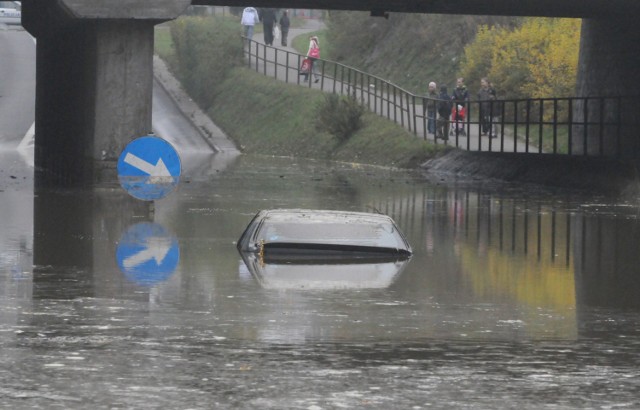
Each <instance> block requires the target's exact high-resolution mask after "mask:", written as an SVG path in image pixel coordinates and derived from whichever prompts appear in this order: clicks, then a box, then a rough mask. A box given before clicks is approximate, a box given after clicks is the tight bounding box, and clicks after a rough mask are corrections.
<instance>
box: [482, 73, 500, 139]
mask: <svg viewBox="0 0 640 410" xmlns="http://www.w3.org/2000/svg"><path fill="white" fill-rule="evenodd" d="M495 99H496V90H494V89H493V87H492V86H491V83H490V82H489V79H488V78H486V77H484V78H482V79H481V80H480V90H479V91H478V100H479V101H480V136H483V135H487V134H488V135H489V138H493V137H495V135H493V134H494V132H492V131H491V125H492V117H493V113H492V110H493V108H494V107H493V103H492V101H495Z"/></svg>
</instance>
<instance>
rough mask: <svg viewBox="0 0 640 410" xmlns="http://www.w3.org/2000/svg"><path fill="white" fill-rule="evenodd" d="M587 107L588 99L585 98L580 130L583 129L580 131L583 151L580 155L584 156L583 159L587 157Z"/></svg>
mask: <svg viewBox="0 0 640 410" xmlns="http://www.w3.org/2000/svg"><path fill="white" fill-rule="evenodd" d="M588 105H589V98H588V97H587V98H585V99H584V106H583V116H584V117H583V118H582V124H583V125H582V128H583V130H582V138H583V139H582V149H583V150H584V151H583V153H582V155H584V156H585V157H586V156H587V155H588V152H587V148H588V147H587V138H588V135H589V133H588V129H587V128H588V127H589V121H588V119H589V107H588Z"/></svg>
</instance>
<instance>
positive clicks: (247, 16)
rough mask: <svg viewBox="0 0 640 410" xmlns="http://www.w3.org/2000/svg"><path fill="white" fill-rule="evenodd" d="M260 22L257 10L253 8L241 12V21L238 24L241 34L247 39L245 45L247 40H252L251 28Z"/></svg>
mask: <svg viewBox="0 0 640 410" xmlns="http://www.w3.org/2000/svg"><path fill="white" fill-rule="evenodd" d="M259 22H260V18H259V16H258V10H256V9H255V8H254V7H246V8H245V9H244V10H243V11H242V20H241V21H240V24H242V28H243V34H244V36H245V37H246V38H247V43H249V40H251V39H252V38H253V26H255V25H256V24H257V23H259Z"/></svg>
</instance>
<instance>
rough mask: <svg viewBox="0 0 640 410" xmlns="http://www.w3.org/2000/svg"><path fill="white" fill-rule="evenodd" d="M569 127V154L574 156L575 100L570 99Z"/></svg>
mask: <svg viewBox="0 0 640 410" xmlns="http://www.w3.org/2000/svg"><path fill="white" fill-rule="evenodd" d="M568 110H569V112H568V114H567V115H568V120H567V121H568V123H569V125H568V127H567V133H568V134H569V140H568V141H567V154H568V155H572V154H573V138H572V137H573V98H569V108H568Z"/></svg>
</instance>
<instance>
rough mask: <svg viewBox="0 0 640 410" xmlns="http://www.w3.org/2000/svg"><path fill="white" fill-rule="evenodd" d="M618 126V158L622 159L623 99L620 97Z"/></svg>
mask: <svg viewBox="0 0 640 410" xmlns="http://www.w3.org/2000/svg"><path fill="white" fill-rule="evenodd" d="M617 100H618V110H617V113H618V126H617V129H616V157H618V158H620V156H621V155H622V149H621V147H622V141H621V138H622V98H621V97H618V98H617ZM633 154H634V157H637V155H638V152H634V153H633Z"/></svg>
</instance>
